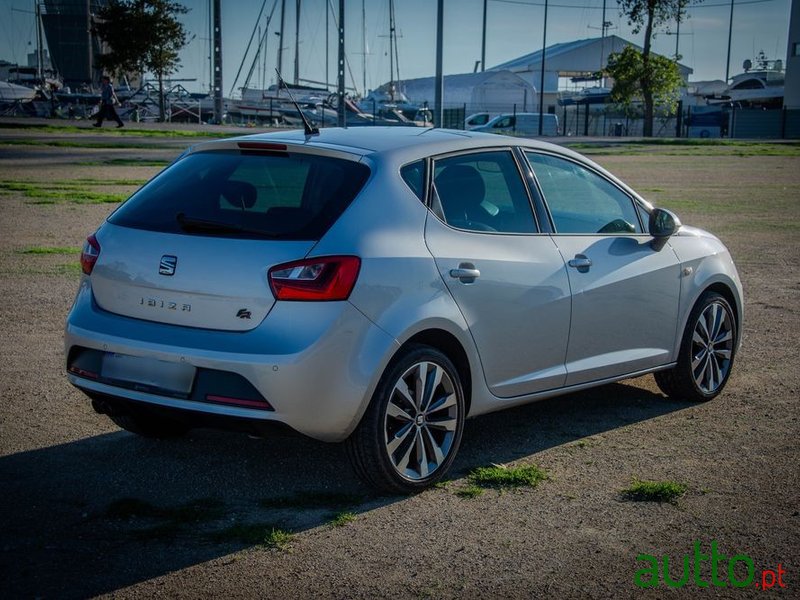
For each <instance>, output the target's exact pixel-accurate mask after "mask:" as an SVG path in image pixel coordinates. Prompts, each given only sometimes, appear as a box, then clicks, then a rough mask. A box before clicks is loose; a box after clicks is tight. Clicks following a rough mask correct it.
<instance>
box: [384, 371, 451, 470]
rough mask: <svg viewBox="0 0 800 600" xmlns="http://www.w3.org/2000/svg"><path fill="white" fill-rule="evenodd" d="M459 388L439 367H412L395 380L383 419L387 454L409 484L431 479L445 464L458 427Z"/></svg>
mask: <svg viewBox="0 0 800 600" xmlns="http://www.w3.org/2000/svg"><path fill="white" fill-rule="evenodd" d="M457 393H458V392H457V390H456V386H455V385H454V383H453V380H452V379H451V377H450V375H449V374H448V373H447V371H446V370H445V369H444V368H443V367H442V366H441V365H438V364H436V363H435V362H430V361H420V362H417V363H414V364H413V365H412V366H411V367H410V368H409V369H407V370H406V371H405V372H404V373H403V375H402V376H401V377H400V378H399V379H398V380H397V382H396V383H395V385H394V388H393V389H392V392H391V395H390V397H389V402H388V404H387V406H386V413H385V418H384V441H385V448H386V453H387V455H388V456H389V460H390V462H391V464H392V466H393V467H394V469H395V470H396V471H397V473H398V474H399V475H400V476H402V477H404V478H406V479H409V480H412V481H418V480H422V479H426V478H428V477H430V476H431V475H432V474H433V473H434V472H435V471H436V470H437V469H439V467H440V466H441V465H442V464H443V463H444V462H445V460H446V459H447V457H448V455H449V454H450V451H451V450H452V447H453V443H454V441H455V439H456V432H457V429H458V423H459V416H460V415H459V414H458V413H459V406H460V403H459V402H458V398H457V396H456V394H457Z"/></svg>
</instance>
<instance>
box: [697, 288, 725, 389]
mask: <svg viewBox="0 0 800 600" xmlns="http://www.w3.org/2000/svg"><path fill="white" fill-rule="evenodd" d="M733 344H734V335H733V319H732V317H731V315H730V313H729V312H728V310H727V308H726V307H725V306H724V305H723V304H721V303H720V302H712V303H710V304H709V305H708V306H706V308H705V309H704V310H703V312H702V313H701V314H700V317H699V318H698V319H697V323H696V324H695V327H694V332H693V334H692V376H693V377H694V381H695V384H696V385H697V387H698V388H699V389H700V390H701V391H702V392H703V393H706V394H711V393H713V392H715V391H716V390H717V389H718V388H719V387H720V386H721V385H722V384H723V382H724V381H725V379H726V377H727V376H728V371H729V370H730V367H731V358H732V356H733Z"/></svg>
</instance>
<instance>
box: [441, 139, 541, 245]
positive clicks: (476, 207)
mask: <svg viewBox="0 0 800 600" xmlns="http://www.w3.org/2000/svg"><path fill="white" fill-rule="evenodd" d="M433 178H434V187H435V189H436V196H435V197H434V199H433V202H432V206H431V209H432V210H433V211H434V213H436V214H437V215H438V216H439V217H440V218H442V219H443V220H444V221H445V222H446V223H447V224H448V225H451V226H453V227H457V228H459V229H467V230H470V231H487V232H501V233H535V232H536V231H537V229H536V222H535V221H534V219H533V212H532V210H531V204H530V200H529V199H528V194H527V192H526V191H525V184H524V183H523V182H522V178H521V177H520V173H519V169H517V165H516V162H515V160H514V157H513V155H512V154H511V152H510V151H494V152H477V153H471V154H465V155H461V156H452V157H448V158H443V159H439V160H437V161H436V164H435V166H434V170H433Z"/></svg>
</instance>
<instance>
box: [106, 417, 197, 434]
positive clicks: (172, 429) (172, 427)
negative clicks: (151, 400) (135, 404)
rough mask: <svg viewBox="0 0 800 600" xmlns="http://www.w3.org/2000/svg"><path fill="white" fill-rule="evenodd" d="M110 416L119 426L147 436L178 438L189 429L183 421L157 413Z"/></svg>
mask: <svg viewBox="0 0 800 600" xmlns="http://www.w3.org/2000/svg"><path fill="white" fill-rule="evenodd" d="M109 417H110V418H111V420H112V421H114V423H115V424H116V425H117V426H118V427H121V428H122V429H124V430H126V431H130V432H131V433H135V434H136V435H140V436H142V437H146V438H153V439H169V438H177V437H181V436H183V435H185V434H186V432H187V431H189V427H187V426H186V425H184V424H183V423H181V422H179V421H175V420H173V419H168V418H166V417H162V416H160V415H156V414H139V413H135V414H134V413H114V414H111V415H109Z"/></svg>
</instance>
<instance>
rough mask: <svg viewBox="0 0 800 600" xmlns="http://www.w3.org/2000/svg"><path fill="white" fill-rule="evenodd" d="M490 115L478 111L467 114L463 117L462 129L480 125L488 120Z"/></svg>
mask: <svg viewBox="0 0 800 600" xmlns="http://www.w3.org/2000/svg"><path fill="white" fill-rule="evenodd" d="M490 118H491V117H490V115H489V113H488V112H479V113H475V114H473V115H470V116H468V117H467V118H466V119H464V129H472V128H473V127H480V126H481V125H486V124H487V123H488V122H489V119H490Z"/></svg>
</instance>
